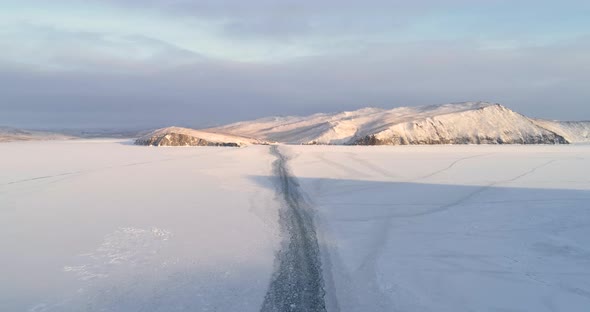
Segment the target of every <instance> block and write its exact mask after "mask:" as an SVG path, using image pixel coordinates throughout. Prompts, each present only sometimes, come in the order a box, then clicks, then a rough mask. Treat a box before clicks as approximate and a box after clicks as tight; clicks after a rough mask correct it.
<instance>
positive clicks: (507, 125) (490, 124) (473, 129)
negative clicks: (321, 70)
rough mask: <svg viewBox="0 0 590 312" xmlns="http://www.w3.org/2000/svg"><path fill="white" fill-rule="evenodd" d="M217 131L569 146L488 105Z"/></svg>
mask: <svg viewBox="0 0 590 312" xmlns="http://www.w3.org/2000/svg"><path fill="white" fill-rule="evenodd" d="M212 131H215V132H223V133H229V134H235V135H243V136H248V137H257V138H260V139H264V140H269V141H276V142H284V143H299V144H364V145H366V144H370V145H405V144H468V143H470V144H482V143H493V144H514V143H518V144H538V143H546V144H555V143H567V142H566V140H565V139H564V138H563V137H562V136H561V135H559V134H556V133H554V132H553V131H551V130H549V129H546V128H544V127H541V126H539V125H538V124H537V123H535V122H533V121H532V120H531V119H529V118H527V117H525V116H523V115H521V114H518V113H516V112H514V111H512V110H510V109H508V108H506V107H504V106H502V105H499V104H494V103H488V102H466V103H455V104H444V105H432V106H423V107H402V108H395V109H391V110H383V109H377V108H365V109H360V110H357V111H352V112H343V113H337V114H316V115H312V116H309V117H279V118H264V119H259V120H254V121H249V122H248V121H247V122H239V123H235V124H230V125H227V126H223V127H219V128H214V129H212Z"/></svg>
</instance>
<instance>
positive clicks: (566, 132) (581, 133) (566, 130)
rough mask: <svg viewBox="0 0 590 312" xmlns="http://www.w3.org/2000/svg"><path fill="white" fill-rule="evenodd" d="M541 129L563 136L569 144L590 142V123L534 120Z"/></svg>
mask: <svg viewBox="0 0 590 312" xmlns="http://www.w3.org/2000/svg"><path fill="white" fill-rule="evenodd" d="M534 122H535V123H537V124H538V125H540V126H541V127H543V128H545V129H547V130H549V131H552V132H555V133H557V134H559V135H561V136H563V137H564V138H565V139H566V140H567V141H568V142H570V143H582V142H590V121H554V120H541V119H536V120H534Z"/></svg>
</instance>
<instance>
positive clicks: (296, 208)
mask: <svg viewBox="0 0 590 312" xmlns="http://www.w3.org/2000/svg"><path fill="white" fill-rule="evenodd" d="M270 152H271V153H272V154H273V155H275V156H276V158H277V160H275V162H274V163H273V167H274V171H275V175H276V183H277V187H276V192H277V196H279V197H280V198H281V202H282V205H283V206H282V207H281V209H280V210H279V221H280V226H281V232H282V233H283V235H284V241H283V243H282V246H281V250H280V251H279V252H278V254H277V258H276V263H277V267H276V271H275V272H274V274H273V277H272V280H271V283H270V286H269V289H268V291H267V293H266V296H265V298H264V303H263V305H262V309H261V311H262V312H279V311H280V312H283V311H310V312H311V311H326V302H325V299H324V295H325V290H324V279H323V276H322V265H321V260H320V249H319V245H318V241H317V237H316V230H315V227H314V223H313V215H312V211H311V207H310V206H309V205H308V204H307V203H306V201H305V200H304V197H303V194H302V193H301V190H300V188H299V184H298V183H297V180H296V179H295V177H293V176H292V175H291V174H290V172H289V169H288V167H287V161H288V159H287V157H285V156H284V155H283V154H281V152H280V151H279V147H278V146H276V145H275V146H272V147H271V148H270Z"/></svg>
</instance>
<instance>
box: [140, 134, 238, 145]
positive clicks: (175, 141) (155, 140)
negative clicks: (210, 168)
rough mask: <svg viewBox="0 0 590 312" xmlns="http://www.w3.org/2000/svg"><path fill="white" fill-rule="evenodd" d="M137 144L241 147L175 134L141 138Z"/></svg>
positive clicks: (231, 143) (229, 143)
mask: <svg viewBox="0 0 590 312" xmlns="http://www.w3.org/2000/svg"><path fill="white" fill-rule="evenodd" d="M135 144H136V145H151V146H228V147H239V146H240V145H239V144H238V143H234V142H210V141H207V140H205V139H202V138H198V137H194V136H191V135H187V134H181V133H173V132H171V133H166V134H162V135H154V136H148V137H143V138H139V139H137V140H136V141H135Z"/></svg>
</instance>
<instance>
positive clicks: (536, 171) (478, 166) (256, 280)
mask: <svg viewBox="0 0 590 312" xmlns="http://www.w3.org/2000/svg"><path fill="white" fill-rule="evenodd" d="M278 151H279V152H280V155H283V156H284V160H285V170H288V174H289V176H288V177H286V178H285V179H286V181H287V180H288V181H289V183H290V184H289V185H287V188H289V189H292V188H297V189H296V192H294V193H293V194H296V196H291V197H288V196H282V195H281V194H280V191H281V190H280V189H278V188H277V186H278V184H279V183H281V182H280V180H278V179H277V172H276V163H275V161H276V159H277V154H276V153H271V147H269V146H249V147H246V148H223V147H194V148H188V147H187V148H153V147H140V146H133V145H130V144H129V142H127V141H121V140H86V141H82V140H72V141H43V142H14V143H3V144H0V155H1V156H0V159H1V160H2V161H0V228H1V229H2V232H1V233H2V236H1V238H0V248H1V250H2V257H0V276H2V279H1V280H0V311H37V312H39V311H260V310H261V309H262V307H263V306H267V304H265V302H268V300H269V299H268V298H269V297H268V296H269V293H272V291H269V290H271V289H273V287H270V285H271V284H272V283H271V282H272V281H276V280H277V276H279V275H280V272H285V268H284V267H281V265H282V263H281V261H280V259H283V258H281V255H282V254H285V253H284V251H285V250H295V251H294V252H295V254H296V253H297V250H305V249H297V248H300V246H298V245H297V244H295V245H288V243H289V236H290V235H289V234H293V233H291V232H290V231H291V230H290V229H287V231H286V230H285V226H284V222H283V223H281V222H280V220H284V219H281V216H283V215H282V214H281V211H283V212H284V211H285V210H282V209H286V208H285V207H288V206H293V207H297V209H300V208H301V207H304V208H305V209H309V210H306V211H307V212H309V213H310V216H311V217H312V218H313V223H314V230H315V232H316V234H317V242H316V243H317V246H319V247H318V248H319V257H320V261H321V274H322V280H321V281H318V283H319V284H322V285H321V288H322V289H323V292H322V291H321V289H320V292H319V293H321V294H322V295H323V296H324V298H323V299H324V301H325V302H324V304H325V308H326V309H327V310H328V311H453V312H454V311H587V308H588V307H589V306H590V241H589V240H588V237H590V178H589V177H590V146H587V145H586V146H584V145H560V146H397V147H392V146H380V147H347V146H279V147H278ZM283 195H284V194H283ZM300 197H301V198H300ZM289 201H296V202H297V203H296V204H294V203H289ZM289 218H291V217H289ZM281 224H283V225H281ZM307 226H309V224H307V223H306V227H305V229H306V230H305V231H309V228H307ZM295 227H296V226H295ZM291 236H292V235H291ZM313 239H314V240H315V239H316V237H315V236H314V237H313ZM303 242H304V243H302V244H303V245H308V244H312V243H313V242H312V243H309V242H307V241H306V240H304V241H303ZM312 245H313V244H312ZM289 248H295V249H289ZM306 248H307V247H306ZM287 258H288V257H287ZM304 259H305V258H304ZM279 280H280V278H279ZM304 282H305V281H303V283H304ZM314 285H315V284H314ZM274 289H276V287H275V288H274ZM279 289H280V288H279ZM283 295H284V294H283ZM265 298H266V301H265ZM285 298H287V297H285ZM285 298H282V299H281V300H278V301H277V302H281V304H284V303H285V301H284V300H285ZM287 306H288V307H289V308H290V309H292V310H293V311H298V310H300V307H298V306H297V305H295V304H292V305H287ZM316 306H318V307H319V306H322V305H321V304H318V305H316ZM322 307H323V306H322ZM267 310H268V308H267Z"/></svg>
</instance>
